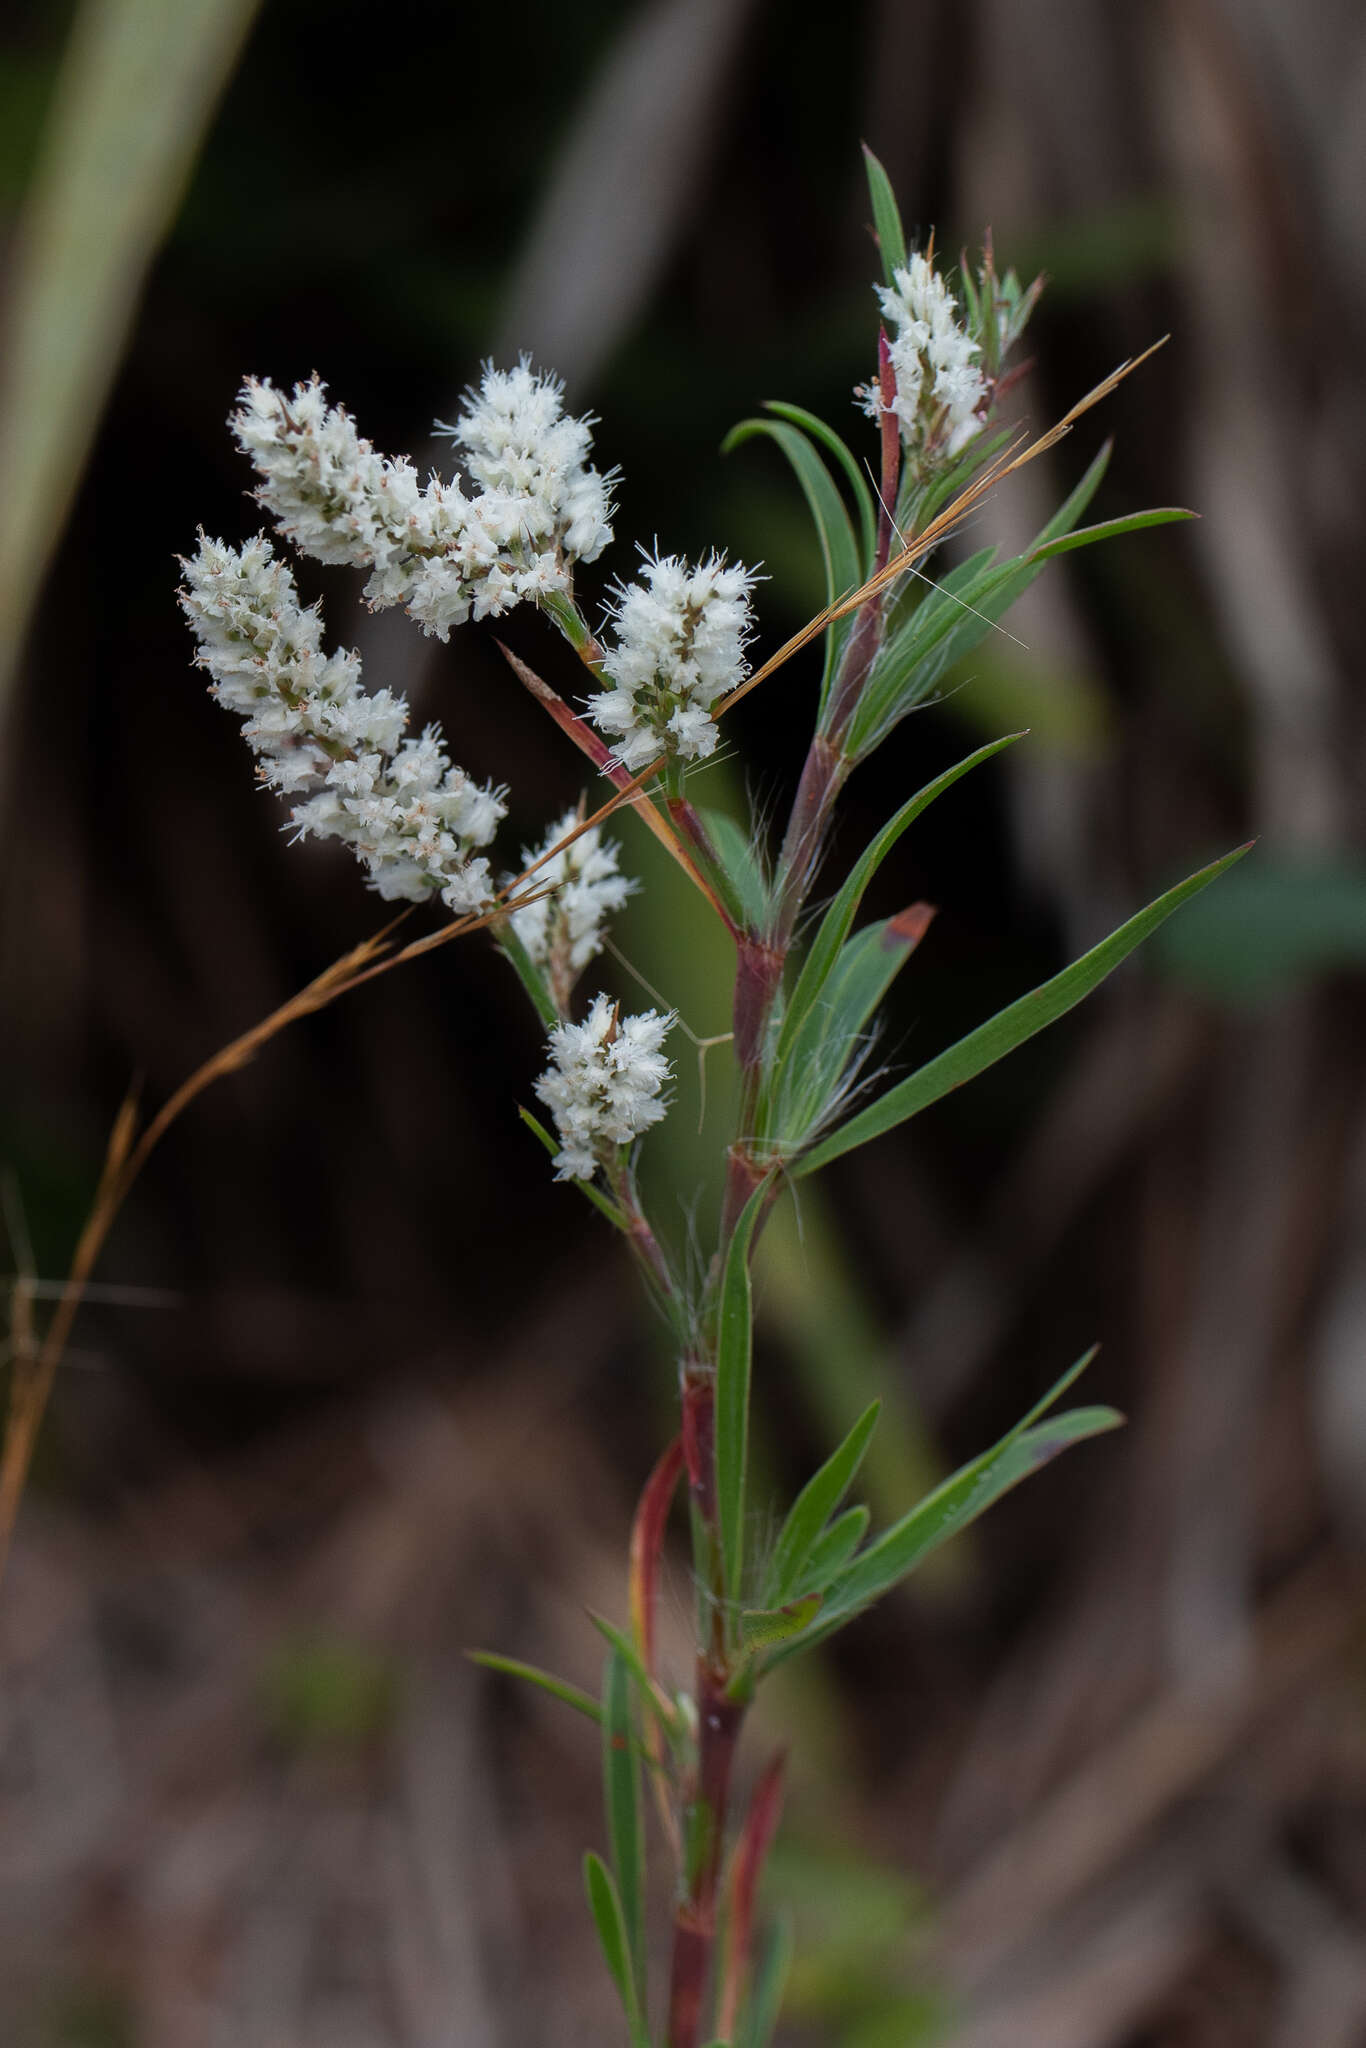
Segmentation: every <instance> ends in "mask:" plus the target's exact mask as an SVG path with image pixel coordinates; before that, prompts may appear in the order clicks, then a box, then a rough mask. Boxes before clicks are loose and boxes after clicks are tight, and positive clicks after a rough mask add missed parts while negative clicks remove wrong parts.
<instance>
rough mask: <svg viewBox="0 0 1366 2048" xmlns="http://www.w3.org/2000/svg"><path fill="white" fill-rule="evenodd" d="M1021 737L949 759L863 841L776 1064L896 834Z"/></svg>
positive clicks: (787, 1019)
mask: <svg viewBox="0 0 1366 2048" xmlns="http://www.w3.org/2000/svg"><path fill="white" fill-rule="evenodd" d="M1022 737H1023V735H1022V734H1020V733H1017V732H1013V733H1008V734H1007V735H1006V736H1005V737H1004V738H1003V739H999V740H992V741H991V742H990V744H989V745H987V746H985V747H979V748H978V749H977V751H976V753H973V754H969V755H968V756H967V757H966V759H964V760H962V761H958V762H955V764H954V766H953V767H952V768H946V769H945V770H944V773H943V774H942V775H936V776H935V778H934V780H933V781H932V782H927V783H926V784H925V786H924V788H923V789H918V790H917V791H916V793H915V795H914V796H911V797H908V798H907V799H906V801H905V803H904V804H903V805H902V806H901V808H900V810H899V811H897V812H896V813H895V814H894V815H893V816H892V817H891V818H889V819H888V821H887V823H886V824H885V825H884V826H883V828H882V830H881V831H880V832H879V833H878V834H877V837H876V838H875V839H873V840H871V841H870V842H869V844H868V846H867V847H866V848H865V849H864V851H863V853H862V854H861V855H860V857H859V858H858V860H857V861H855V863H854V865H853V867H852V868H851V869H850V871H849V875H848V878H847V879H846V881H845V883H844V886H843V888H842V889H841V890H840V892H839V894H838V895H837V896H836V898H835V900H834V902H833V903H832V904H831V905H830V908H829V909H828V910H827V911H826V913H825V916H824V917H823V918H822V919H821V922H820V926H819V928H818V929H817V932H816V936H815V938H814V939H813V940H812V942H811V946H810V950H809V951H808V953H807V956H806V959H805V960H804V961H803V963H802V970H801V973H800V974H799V975H798V977H797V985H796V987H795V988H794V989H793V991H792V997H791V1001H790V1002H789V1003H788V1006H787V1009H786V1012H785V1013H784V1017H783V1028H782V1031H781V1034H780V1036H779V1040H778V1052H777V1064H778V1066H780V1067H781V1065H782V1062H783V1060H784V1059H785V1058H786V1056H787V1054H788V1053H789V1052H790V1050H791V1048H792V1045H793V1043H794V1041H795V1039H796V1036H797V1033H798V1031H799V1030H800V1029H801V1026H802V1023H803V1022H804V1020H805V1018H806V1017H807V1016H808V1015H809V1014H810V1011H811V1008H812V1006H813V1004H814V1003H815V1002H816V1001H817V999H818V998H819V996H820V993H821V990H822V989H823V988H824V986H825V983H826V981H827V979H828V977H829V975H830V973H831V970H832V969H833V967H834V965H835V962H836V961H837V960H838V959H839V956H840V952H841V950H842V948H843V946H844V943H845V940H846V939H847V938H848V936H849V933H850V931H851V930H852V928H853V923H854V919H855V917H856V916H857V915H858V907H859V904H860V903H861V902H862V901H863V894H864V891H865V890H866V889H867V887H868V884H869V883H870V882H871V881H872V879H873V876H874V875H875V874H876V873H877V871H878V868H879V867H880V866H881V865H882V862H883V861H884V860H885V859H886V858H887V855H888V854H889V853H890V852H891V850H892V848H893V847H894V846H895V845H896V843H897V841H898V839H900V837H901V835H902V833H903V832H905V831H906V830H907V828H908V827H909V826H911V825H913V824H914V823H915V821H916V819H917V818H918V817H919V816H920V815H921V813H922V812H923V811H926V810H928V809H929V807H930V805H931V804H932V803H933V802H934V800H935V798H936V797H938V796H942V795H943V794H944V791H945V790H946V789H951V788H952V787H953V785H954V783H955V782H957V781H958V779H959V777H960V776H962V775H966V774H967V773H968V771H969V770H970V769H972V768H976V767H978V766H980V764H981V763H982V762H983V761H989V760H990V759H991V757H992V755H993V754H999V753H1000V752H1001V751H1002V750H1003V748H1005V747H1010V746H1013V745H1014V744H1015V742H1016V740H1018V739H1020V738H1022Z"/></svg>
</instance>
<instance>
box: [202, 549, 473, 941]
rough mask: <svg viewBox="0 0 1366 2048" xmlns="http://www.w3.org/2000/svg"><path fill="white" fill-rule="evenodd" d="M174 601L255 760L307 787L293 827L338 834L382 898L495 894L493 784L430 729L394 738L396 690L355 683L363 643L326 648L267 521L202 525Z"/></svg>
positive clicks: (453, 904)
mask: <svg viewBox="0 0 1366 2048" xmlns="http://www.w3.org/2000/svg"><path fill="white" fill-rule="evenodd" d="M183 567H184V570H185V584H184V587H183V589H182V590H181V593H180V601H181V604H182V606H183V608H184V610H185V614H186V616H187V618H188V619H189V621H190V625H191V627H192V629H193V631H194V635H195V638H196V640H197V641H198V643H199V662H200V666H201V667H203V668H206V669H207V670H208V672H209V674H210V676H211V677H212V679H213V680H212V682H211V684H210V689H211V691H212V693H213V695H214V696H215V697H216V698H217V699H218V701H219V703H220V704H223V705H225V706H226V707H227V709H228V710H229V711H235V712H236V713H237V714H238V716H239V717H241V718H244V719H245V720H246V721H247V723H246V725H245V727H244V736H245V738H246V740H247V742H248V744H249V745H250V746H251V748H252V750H253V752H254V753H255V755H256V762H257V774H258V775H259V776H260V778H261V780H262V781H263V782H264V783H266V784H267V785H268V786H269V787H270V788H272V789H278V790H281V791H285V792H288V793H290V794H300V795H303V796H304V798H305V801H303V802H302V803H298V804H296V805H295V806H294V809H293V811H292V812H291V814H290V818H291V823H292V824H293V826H294V828H295V831H296V833H297V834H298V835H299V837H301V838H302V837H305V836H307V835H308V834H309V833H312V834H313V835H314V837H315V838H320V839H326V838H331V839H344V840H345V841H346V842H347V844H348V845H349V846H350V847H351V848H352V849H353V850H354V852H355V853H356V854H357V856H358V857H359V858H360V860H361V861H363V862H364V864H365V866H366V867H367V868H368V869H369V872H370V886H371V888H372V889H376V890H378V892H379V894H380V895H381V896H383V897H386V898H388V899H390V900H392V899H394V898H403V899H405V900H406V901H408V902H412V903H419V902H423V901H425V900H427V899H428V898H430V897H432V896H434V895H439V896H440V898H441V901H442V902H443V903H444V904H445V905H446V907H447V909H449V910H452V911H455V912H456V913H457V914H459V913H461V912H465V911H473V910H479V909H482V908H483V907H484V905H485V904H487V903H489V902H490V901H491V900H492V896H493V888H492V882H491V878H490V875H489V864H488V861H487V860H486V859H484V858H483V856H482V855H480V854H478V852H477V850H478V849H479V848H480V847H484V846H487V845H488V844H489V842H490V841H491V839H492V838H493V835H494V833H495V832H496V830H497V828H498V825H499V823H500V821H501V820H502V818H503V817H504V815H505V812H506V808H507V807H506V805H505V804H504V802H503V792H502V791H501V790H496V789H493V788H491V787H489V786H488V785H487V784H485V785H484V786H482V787H481V786H480V785H479V784H478V783H476V782H474V781H473V780H472V779H471V778H470V777H469V776H468V775H466V773H465V771H464V769H463V768H457V767H455V766H454V765H453V764H452V762H451V760H450V758H449V756H448V755H447V753H446V750H445V748H444V746H443V745H442V743H441V736H440V732H439V729H438V728H437V727H436V726H428V728H427V730H426V731H425V732H424V733H423V735H422V738H421V739H420V740H414V739H403V738H402V734H403V729H404V727H405V726H406V725H407V723H408V705H407V702H406V701H405V699H404V698H402V697H397V696H395V695H393V694H392V692H390V691H388V690H377V691H374V692H373V693H372V692H370V691H367V690H364V689H362V687H361V681H360V657H359V655H357V654H354V653H352V652H349V651H342V652H338V653H336V654H330V655H325V654H324V653H323V652H322V646H321V642H322V617H321V614H320V612H319V610H318V607H317V606H316V605H313V606H310V607H309V609H308V610H304V609H303V607H302V606H301V605H300V603H299V598H298V592H297V590H296V589H295V585H294V578H293V577H292V576H291V574H290V572H289V570H288V569H287V568H286V566H285V564H284V563H283V562H280V561H277V560H276V557H275V554H274V551H273V549H272V548H271V545H270V542H269V541H268V540H267V539H266V538H265V537H264V535H258V536H257V537H256V539H255V540H251V541H248V542H247V543H246V545H245V547H242V548H240V549H239V548H231V547H226V546H225V545H224V544H223V542H222V541H217V540H210V539H209V538H208V536H207V535H201V537H200V543H199V552H198V554H196V555H195V556H194V558H193V560H190V561H186V562H185V563H184V564H183Z"/></svg>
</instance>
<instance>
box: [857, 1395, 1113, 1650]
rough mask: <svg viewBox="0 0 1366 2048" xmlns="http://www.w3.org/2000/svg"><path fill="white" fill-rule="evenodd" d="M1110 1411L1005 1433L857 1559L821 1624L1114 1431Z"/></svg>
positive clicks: (1081, 1411)
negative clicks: (1073, 1452) (1053, 1465)
mask: <svg viewBox="0 0 1366 2048" xmlns="http://www.w3.org/2000/svg"><path fill="white" fill-rule="evenodd" d="M1123 1420H1124V1418H1123V1416H1122V1415H1119V1414H1117V1413H1116V1411H1115V1410H1114V1409H1113V1408H1073V1409H1069V1410H1068V1411H1067V1413H1066V1414H1063V1415H1058V1416H1055V1417H1054V1418H1053V1419H1052V1420H1051V1421H1049V1422H1043V1423H1040V1424H1038V1425H1037V1426H1036V1427H1035V1428H1033V1429H1025V1430H1020V1431H1018V1432H1017V1431H1012V1433H1011V1434H1010V1436H1008V1437H1006V1438H1004V1439H1003V1440H1002V1442H1001V1443H999V1444H998V1445H996V1447H995V1448H994V1449H993V1450H990V1451H988V1452H986V1454H985V1455H984V1456H983V1457H980V1458H977V1459H974V1460H973V1462H972V1463H971V1464H970V1465H965V1466H963V1467H962V1469H961V1470H960V1471H958V1472H956V1473H954V1475H953V1477H952V1478H951V1479H946V1480H945V1481H944V1483H943V1485H942V1486H940V1487H937V1488H936V1489H935V1491H934V1492H933V1493H932V1494H931V1495H930V1496H929V1498H928V1500H924V1501H921V1502H920V1504H919V1505H918V1506H917V1507H914V1508H912V1509H911V1511H910V1513H909V1514H908V1515H904V1516H903V1517H902V1519H901V1520H900V1521H899V1522H897V1523H894V1524H893V1526H892V1527H891V1528H890V1529H889V1530H888V1531H887V1532H886V1534H885V1535H883V1536H880V1537H879V1538H878V1540H877V1542H876V1543H873V1544H870V1545H869V1547H868V1549H867V1550H865V1551H863V1552H861V1553H860V1555H859V1556H858V1557H856V1558H855V1559H854V1561H853V1563H852V1564H850V1565H849V1566H848V1567H847V1569H846V1570H845V1572H844V1573H843V1575H842V1576H841V1577H840V1578H839V1579H837V1580H836V1582H835V1584H834V1585H833V1586H832V1587H831V1589H830V1598H829V1601H828V1602H827V1605H826V1609H825V1614H824V1616H823V1617H822V1619H823V1621H825V1622H829V1623H830V1624H832V1625H833V1626H839V1625H840V1624H841V1623H842V1622H843V1621H846V1620H847V1619H848V1618H849V1616H850V1615H851V1614H854V1613H857V1612H858V1611H859V1610H860V1609H862V1608H864V1607H867V1606H869V1605H870V1604H871V1602H872V1601H874V1600H877V1599H880V1598H881V1596H882V1594H884V1593H886V1592H888V1591H890V1589H891V1588H892V1587H893V1586H895V1585H896V1584H897V1583H898V1581H899V1580H901V1579H904V1578H905V1577H906V1576H907V1574H908V1573H909V1572H912V1571H914V1569H915V1567H916V1566H917V1565H918V1564H919V1563H920V1561H921V1560H922V1558H925V1557H927V1556H928V1555H929V1553H930V1552H931V1551H932V1550H936V1549H937V1548H938V1547H939V1545H940V1544H941V1543H947V1541H948V1540H949V1538H950V1537H951V1536H955V1535H957V1533H958V1531H959V1530H960V1529H965V1528H966V1527H967V1526H968V1524H969V1522H975V1521H976V1520H977V1517H978V1516H979V1515H981V1514H984V1513H985V1512H986V1510H987V1508H989V1507H990V1506H991V1505H992V1503H993V1502H994V1501H998V1500H999V1499H1000V1498H1001V1496H1002V1494H1005V1493H1008V1492H1009V1491H1010V1489H1011V1488H1012V1487H1013V1486H1018V1485H1019V1483H1020V1481H1021V1480H1022V1479H1027V1478H1028V1477H1029V1475H1030V1473H1031V1472H1037V1471H1038V1469H1039V1468H1040V1466H1042V1465H1046V1464H1047V1463H1048V1462H1049V1460H1050V1459H1051V1458H1055V1457H1056V1456H1057V1455H1058V1453H1059V1451H1064V1450H1066V1449H1067V1448H1068V1446H1069V1445H1070V1444H1075V1443H1082V1442H1084V1441H1085V1439H1086V1438H1087V1437H1092V1436H1100V1435H1102V1434H1103V1433H1104V1432H1105V1431H1107V1430H1111V1429H1118V1428H1119V1426H1120V1424H1121V1423H1122V1422H1123Z"/></svg>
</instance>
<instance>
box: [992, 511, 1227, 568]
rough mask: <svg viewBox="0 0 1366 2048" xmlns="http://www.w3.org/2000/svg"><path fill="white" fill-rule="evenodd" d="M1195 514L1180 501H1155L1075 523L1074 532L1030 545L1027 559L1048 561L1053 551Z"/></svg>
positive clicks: (1091, 544) (1114, 537)
mask: <svg viewBox="0 0 1366 2048" xmlns="http://www.w3.org/2000/svg"><path fill="white" fill-rule="evenodd" d="M1198 517H1199V514H1198V513H1196V512H1187V511H1186V510H1185V509H1184V507H1183V506H1180V505H1155V506H1153V507H1151V508H1150V509H1149V510H1148V511H1147V512H1129V513H1126V514H1124V516H1123V517H1122V518H1119V519H1103V520H1102V521H1101V522H1100V524H1099V525H1098V526H1079V527H1078V528H1077V529H1076V531H1075V532H1074V533H1064V534H1060V535H1059V537H1058V539H1057V540H1050V541H1045V542H1044V544H1043V546H1042V547H1036V548H1031V549H1030V552H1029V559H1030V561H1031V562H1048V561H1051V560H1052V558H1053V556H1054V555H1065V554H1067V553H1068V552H1069V550H1070V549H1072V548H1089V547H1094V546H1095V544H1096V542H1097V541H1099V540H1118V538H1119V536H1120V535H1121V534H1124V533H1140V532H1141V531H1142V530H1143V528H1144V527H1145V526H1171V525H1172V524H1173V523H1174V522H1175V521H1177V520H1181V519H1197V518H1198Z"/></svg>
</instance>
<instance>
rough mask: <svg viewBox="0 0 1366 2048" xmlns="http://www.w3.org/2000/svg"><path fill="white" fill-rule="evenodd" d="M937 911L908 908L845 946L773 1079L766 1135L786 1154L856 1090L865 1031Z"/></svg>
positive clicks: (922, 905)
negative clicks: (773, 1102)
mask: <svg viewBox="0 0 1366 2048" xmlns="http://www.w3.org/2000/svg"><path fill="white" fill-rule="evenodd" d="M934 914H935V913H934V905H933V904H931V903H912V904H910V905H909V906H908V907H907V908H906V909H905V910H903V911H901V912H899V913H898V915H897V916H896V917H887V918H882V919H881V920H880V921H879V922H878V923H877V924H870V925H865V926H864V928H863V930H862V931H861V932H856V933H855V934H854V937H853V938H852V939H850V940H849V941H848V942H847V944H846V945H845V947H844V948H843V950H842V952H841V953H840V956H839V959H838V960H837V961H836V962H835V965H834V968H833V970H832V972H831V974H830V977H829V979H828V980H827V982H826V984H825V987H824V988H823V989H822V990H821V994H820V999H819V1001H818V1002H817V1003H816V1004H815V1005H814V1007H813V1008H812V1009H811V1010H810V1011H809V1012H808V1014H807V1017H806V1021H805V1023H804V1024H803V1026H802V1028H801V1031H800V1033H799V1034H798V1036H797V1038H796V1040H795V1042H794V1044H793V1045H792V1048H791V1050H790V1051H789V1052H788V1053H787V1054H786V1056H785V1057H784V1060H783V1066H782V1071H781V1073H780V1074H779V1077H778V1100H777V1103H776V1106H775V1112H774V1115H773V1118H772V1120H771V1124H770V1122H769V1121H768V1120H767V1119H766V1120H765V1123H764V1125H763V1130H764V1135H765V1136H766V1137H768V1138H770V1139H771V1140H772V1141H773V1142H774V1143H776V1144H778V1145H780V1146H782V1147H783V1148H784V1149H787V1150H790V1149H793V1148H795V1147H796V1146H798V1145H800V1144H801V1142H802V1140H803V1139H804V1138H805V1137H807V1135H808V1134H809V1133H810V1132H811V1131H812V1130H813V1129H814V1128H815V1127H816V1125H817V1123H818V1121H819V1122H820V1123H822V1124H828V1123H829V1122H830V1121H831V1119H832V1117H833V1116H834V1115H835V1114H837V1112H838V1108H839V1105H840V1104H841V1103H842V1102H843V1101H844V1100H845V1099H846V1098H847V1096H848V1094H849V1092H850V1090H851V1089H853V1088H854V1086H855V1085H856V1084H857V1081H858V1077H859V1074H860V1072H861V1071H862V1068H863V1064H864V1061H865V1059H866V1057H867V1054H868V1051H869V1049H870V1047H871V1044H872V1040H871V1038H870V1036H869V1029H868V1027H869V1026H870V1024H871V1023H872V1020H873V1016H874V1013H875V1012H876V1010H877V1008H878V1005H879V1004H880V1003H881V1001H882V999H883V997H884V996H885V995H886V993H887V991H888V989H889V988H890V987H891V985H892V983H893V981H894V980H895V979H896V977H897V975H898V974H899V973H900V972H901V969H902V968H903V967H904V965H905V964H906V962H907V961H908V960H909V959H910V957H911V955H912V953H914V952H915V950H916V948H917V947H918V946H919V944H920V942H921V940H922V939H923V938H924V936H925V933H926V932H927V931H928V930H929V928H930V925H931V923H932V922H933V920H934Z"/></svg>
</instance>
